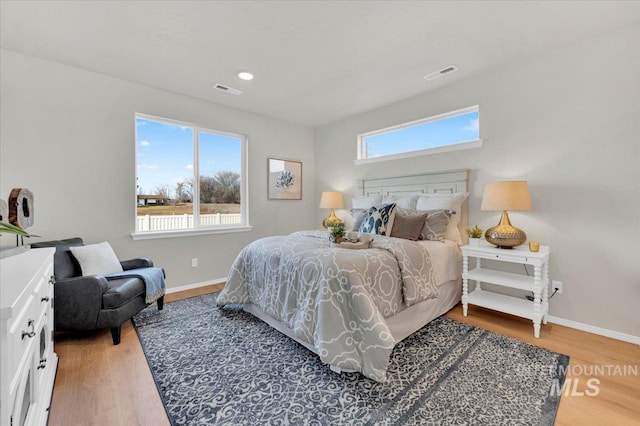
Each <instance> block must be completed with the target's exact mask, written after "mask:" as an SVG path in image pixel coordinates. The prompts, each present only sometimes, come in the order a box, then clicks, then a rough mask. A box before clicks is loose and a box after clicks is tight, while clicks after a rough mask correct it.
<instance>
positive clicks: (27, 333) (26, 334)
mask: <svg viewBox="0 0 640 426" xmlns="http://www.w3.org/2000/svg"><path fill="white" fill-rule="evenodd" d="M33 324H34V323H33V320H32V319H30V320H29V321H28V322H27V327H31V331H23V332H22V340H24V338H25V337H28V338H32V337H33V336H35V335H36V331H35V329H34V328H35V327H34V326H33Z"/></svg>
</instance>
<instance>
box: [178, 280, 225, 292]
mask: <svg viewBox="0 0 640 426" xmlns="http://www.w3.org/2000/svg"><path fill="white" fill-rule="evenodd" d="M226 281H227V278H226V277H225V278H216V279H213V280H209V281H202V282H199V283H193V284H185V285H181V286H178V287H167V291H166V293H167V294H171V293H178V292H179V291H185V290H193V289H194V288H200V287H206V286H208V285H213V284H222V283H224V282H226Z"/></svg>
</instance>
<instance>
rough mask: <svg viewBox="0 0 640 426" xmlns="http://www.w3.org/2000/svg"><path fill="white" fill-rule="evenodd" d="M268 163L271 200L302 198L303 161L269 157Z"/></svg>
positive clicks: (268, 192)
mask: <svg viewBox="0 0 640 426" xmlns="http://www.w3.org/2000/svg"><path fill="white" fill-rule="evenodd" d="M267 163H268V164H267V170H268V171H267V173H268V175H267V182H268V185H269V186H268V188H267V195H268V198H269V200H302V162H301V161H294V160H281V159H278V158H269V159H268V160H267Z"/></svg>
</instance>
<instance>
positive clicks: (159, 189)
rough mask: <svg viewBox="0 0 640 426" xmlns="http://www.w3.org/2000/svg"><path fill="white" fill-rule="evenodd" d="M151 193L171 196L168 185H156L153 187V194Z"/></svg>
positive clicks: (166, 196)
mask: <svg viewBox="0 0 640 426" xmlns="http://www.w3.org/2000/svg"><path fill="white" fill-rule="evenodd" d="M153 195H162V196H163V197H164V198H167V199H169V198H171V187H170V186H169V185H166V184H165V185H158V186H156V189H155V194H153Z"/></svg>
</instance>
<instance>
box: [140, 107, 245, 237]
mask: <svg viewBox="0 0 640 426" xmlns="http://www.w3.org/2000/svg"><path fill="white" fill-rule="evenodd" d="M138 119H142V120H149V121H156V122H160V123H165V124H169V125H174V126H179V127H188V128H190V129H191V130H192V131H193V176H192V177H193V188H192V191H193V195H194V196H193V200H192V203H193V224H194V227H193V228H188V229H171V230H164V231H139V230H138V220H137V218H138V194H137V190H136V186H137V177H138V148H139V147H138V125H137V121H138ZM200 133H209V134H216V135H221V136H228V137H233V138H239V139H240V220H241V223H239V224H233V225H210V226H202V225H200ZM134 145H135V153H134V156H135V161H134V172H135V177H136V179H134V203H133V205H134V216H133V217H134V232H133V234H131V237H132V238H133V239H134V240H146V239H156V238H172V237H182V236H191V235H206V234H225V233H232V232H246V231H250V230H251V229H252V228H253V227H252V226H251V225H250V224H249V200H248V195H249V185H248V181H249V170H248V161H247V151H248V137H247V135H245V134H242V133H233V132H227V131H224V130H215V129H210V128H208V127H203V126H199V125H197V124H194V123H188V122H186V121H179V120H173V119H170V118H164V117H158V116H154V115H149V114H142V113H135V115H134ZM195 194H197V197H196V196H195Z"/></svg>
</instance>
